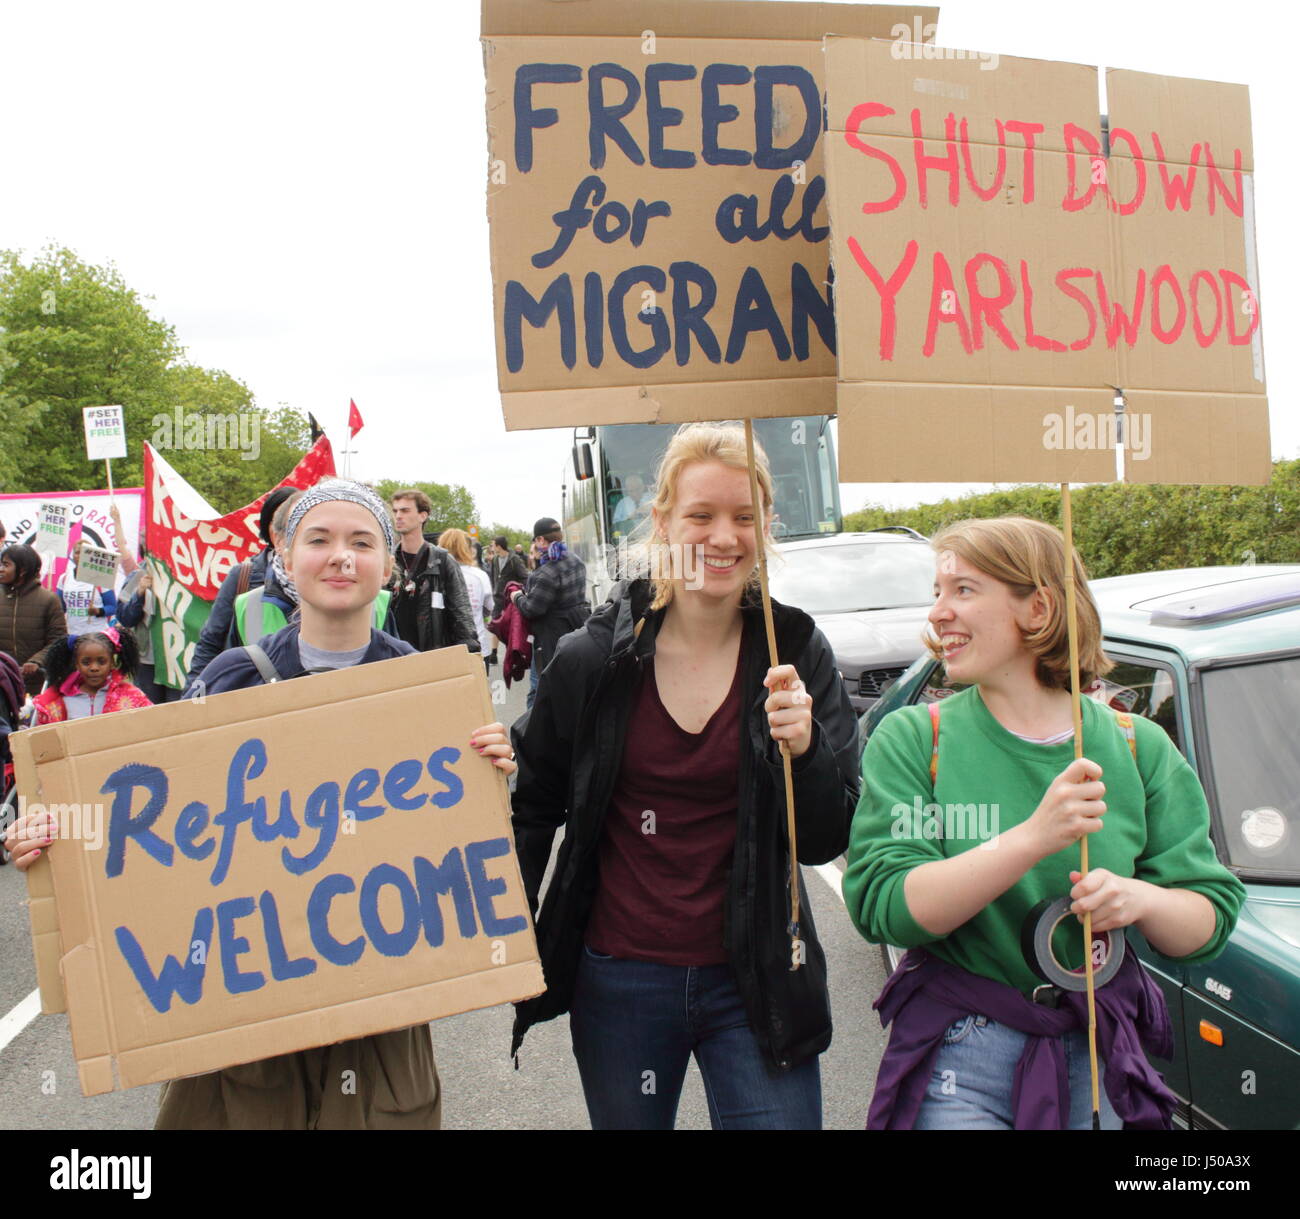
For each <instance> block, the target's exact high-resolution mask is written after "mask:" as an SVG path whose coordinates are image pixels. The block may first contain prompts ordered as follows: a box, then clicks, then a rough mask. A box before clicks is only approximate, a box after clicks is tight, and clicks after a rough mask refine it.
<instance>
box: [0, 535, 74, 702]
mask: <svg viewBox="0 0 1300 1219" xmlns="http://www.w3.org/2000/svg"><path fill="white" fill-rule="evenodd" d="M0 588H3V589H4V599H3V601H0V652H8V653H9V655H10V656H12V657H13V658H14V659H15V660H16V661H17V662H18V663H19V664H20V665H21V666H22V673H23V682H24V683H25V684H26V686H27V693H28V694H38V693H39V692H40V689H41V686H42V684H43V683H44V680H45V674H44V672H43V670H44V666H45V663H46V660H47V659H48V658H49V655H50V652H51V650H52V649H53V648H54V646H55V645H56V644H58V643H60V642H61V641H62V640H64V639H66V638H67V637H68V620H67V617H66V616H65V615H64V612H63V603H62V602H61V601H60V600H59V598H58V594H57V593H52V592H50V591H49V590H48V589H45V588H42V587H41V556H40V555H39V554H37V553H36V551H35V550H33V549H32V548H31V547H30V546H9V547H6V548H5V550H4V552H3V554H0Z"/></svg>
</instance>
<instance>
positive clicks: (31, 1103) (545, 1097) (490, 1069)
mask: <svg viewBox="0 0 1300 1219" xmlns="http://www.w3.org/2000/svg"><path fill="white" fill-rule="evenodd" d="M497 696H499V697H500V698H502V699H503V702H502V704H501V709H502V713H503V718H504V719H505V720H506V722H512V721H513V720H514V718H516V717H517V716H518V715H520V714H522V712H523V706H524V688H523V687H519V686H516V687H515V688H514V689H513V690H511V691H509V692H508V693H507V692H506V691H505V690H504V688H503V686H502V687H498V689H497ZM837 866H838V865H837ZM805 883H806V885H807V889H808V893H809V900H810V901H811V903H812V908H813V916H814V918H815V919H816V922H817V928H818V932H819V934H820V936H821V939H822V944H823V946H824V948H825V950H826V958H827V965H828V969H829V973H830V987H831V1010H832V1012H833V1014H834V1019H835V1036H834V1040H833V1041H832V1043H831V1047H830V1049H829V1050H827V1051H826V1053H825V1054H823V1055H822V1059H821V1071H822V1093H823V1111H824V1120H825V1125H826V1126H827V1128H829V1129H861V1128H862V1126H863V1125H864V1124H865V1122H866V1115H867V1104H868V1102H869V1100H870V1097H871V1090H872V1086H873V1084H874V1082H875V1075H876V1066H877V1064H878V1062H879V1060H880V1055H881V1052H882V1051H883V1048H884V1043H883V1039H882V1035H881V1029H880V1022H879V1020H878V1019H877V1018H876V1016H875V1014H874V1013H873V1012H872V1011H871V1001H872V999H873V998H874V997H875V996H876V995H877V994H878V993H879V992H880V988H881V986H882V985H883V983H884V973H883V971H882V969H881V965H880V954H879V950H878V949H876V948H874V947H873V946H871V945H869V944H867V943H866V942H865V941H863V940H862V938H861V937H860V936H859V935H858V933H857V932H856V931H855V930H854V928H853V926H852V925H851V924H850V923H849V920H848V916H847V915H846V914H845V912H844V907H843V904H842V902H841V900H840V897H839V894H838V889H837V888H836V889H833V888H832V886H831V885H830V884H828V883H827V880H826V879H825V878H824V877H823V875H822V874H820V873H819V872H817V871H814V870H813V869H805ZM26 897H27V887H26V881H25V879H24V878H23V877H22V875H21V874H19V873H18V871H17V869H15V868H13V867H12V866H10V867H5V868H0V1020H2V1019H3V1017H4V1014H5V1013H11V1012H12V1011H13V1009H14V1008H16V1007H17V1006H18V1005H19V1004H20V1003H21V1002H22V1001H23V1000H24V999H25V998H26V997H27V996H28V994H30V992H31V991H32V990H33V989H34V988H35V986H36V972H35V967H34V965H33V962H32V951H31V938H30V934H29V930H28V920H27V911H26ZM512 1017H513V1009H512V1008H511V1007H510V1006H509V1005H502V1006H499V1007H493V1008H487V1009H484V1010H482V1011H477V1012H467V1013H466V1014H464V1015H461V1016H452V1017H448V1018H447V1019H444V1020H438V1021H435V1022H434V1023H433V1024H432V1026H431V1028H432V1031H433V1044H434V1050H435V1053H436V1056H437V1062H438V1071H439V1074H440V1076H441V1079H442V1085H443V1098H444V1099H443V1125H444V1128H446V1129H459V1130H541V1129H585V1128H586V1127H587V1125H588V1123H587V1111H586V1106H585V1105H584V1104H583V1099H582V1088H581V1085H580V1084H579V1081H578V1071H577V1067H576V1066H575V1064H574V1061H573V1054H572V1051H571V1049H570V1045H569V1028H568V1018H567V1017H560V1018H559V1019H557V1020H553V1021H551V1022H550V1023H548V1024H543V1025H537V1026H535V1027H534V1028H533V1029H532V1030H531V1031H530V1032H529V1034H528V1038H527V1040H526V1041H525V1043H524V1046H523V1049H522V1050H521V1052H520V1056H519V1062H520V1066H519V1069H518V1070H515V1068H514V1064H513V1062H512V1061H511V1060H510V1058H509V1057H508V1051H509V1048H510V1029H511V1021H512ZM0 1039H3V1034H2V1033H0ZM158 1091H159V1089H158V1087H157V1086H149V1087H142V1088H133V1089H131V1090H129V1091H126V1092H114V1093H110V1094H108V1095H104V1096H96V1097H91V1098H86V1097H83V1096H82V1095H81V1089H80V1087H79V1086H78V1081H77V1070H76V1063H75V1060H74V1058H73V1054H72V1044H71V1038H70V1034H69V1029H68V1019H67V1017H66V1016H64V1015H55V1016H45V1015H39V1016H37V1017H36V1018H35V1019H34V1020H33V1021H32V1022H31V1023H30V1024H28V1025H26V1027H25V1028H23V1029H22V1031H21V1032H19V1033H18V1034H17V1036H15V1037H14V1038H13V1040H12V1041H10V1042H9V1044H8V1045H7V1046H6V1047H5V1048H4V1049H3V1050H2V1051H0V1097H3V1098H4V1104H3V1105H2V1106H0V1129H5V1130H20V1129H29V1130H49V1129H65V1130H133V1129H149V1128H151V1127H152V1126H153V1121H154V1115H155V1113H156V1110H157V1107H158ZM708 1126H709V1117H708V1107H707V1104H706V1102H705V1098H704V1090H703V1086H702V1084H701V1081H700V1076H699V1072H698V1070H697V1069H696V1068H695V1065H694V1063H692V1065H691V1068H690V1070H689V1072H688V1074H687V1077H686V1085H685V1087H684V1089H683V1092H682V1099H681V1106H680V1108H679V1110H678V1117H677V1128H678V1129H679V1130H681V1129H701V1130H702V1129H708Z"/></svg>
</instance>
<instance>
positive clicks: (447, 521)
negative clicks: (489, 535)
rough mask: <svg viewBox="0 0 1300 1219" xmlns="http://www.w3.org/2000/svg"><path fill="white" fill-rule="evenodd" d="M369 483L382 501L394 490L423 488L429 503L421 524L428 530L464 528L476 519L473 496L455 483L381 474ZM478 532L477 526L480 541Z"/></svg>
mask: <svg viewBox="0 0 1300 1219" xmlns="http://www.w3.org/2000/svg"><path fill="white" fill-rule="evenodd" d="M371 486H373V487H374V489H375V491H376V493H377V494H378V495H379V496H380V498H381V499H383V501H384V502H385V503H389V502H390V501H391V500H392V498H393V496H394V495H395V494H396V493H397V492H398V491H411V490H415V491H423V492H424V493H425V495H427V496H428V497H429V501H430V503H431V504H432V505H433V507H432V509H431V511H430V512H429V519H428V520H427V521H426V522H425V525H424V528H425V530H426V532H428V533H440V532H441V531H442V530H444V529H453V528H454V529H465V530H468V529H469V527H470V526H471V525H474V524H477V523H478V506H477V505H476V504H475V503H474V497H473V496H472V495H471V494H470V493H469V492H468V491H467V490H466V489H465V488H464V487H462V486H460V485H458V484H456V483H432V482H414V481H408V482H401V481H395V480H394V479H391V478H383V479H380V480H379V481H378V482H376V483H372V484H371ZM481 535H482V531H481V530H480V539H479V540H480V541H482V540H483V539H482V536H481Z"/></svg>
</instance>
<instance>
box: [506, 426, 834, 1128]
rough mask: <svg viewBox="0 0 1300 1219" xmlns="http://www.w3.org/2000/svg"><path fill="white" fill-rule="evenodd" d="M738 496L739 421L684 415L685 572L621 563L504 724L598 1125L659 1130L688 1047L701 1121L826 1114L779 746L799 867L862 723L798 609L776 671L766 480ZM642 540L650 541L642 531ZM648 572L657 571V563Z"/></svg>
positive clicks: (559, 998) (525, 849)
mask: <svg viewBox="0 0 1300 1219" xmlns="http://www.w3.org/2000/svg"><path fill="white" fill-rule="evenodd" d="M759 481H760V486H761V495H762V499H763V503H762V505H761V509H760V512H761V515H760V512H756V511H755V508H754V505H753V504H752V502H751V494H750V486H749V478H748V474H747V470H746V462H745V443H744V434H743V432H742V431H741V430H740V429H739V428H737V427H734V426H731V427H723V426H717V425H693V426H691V427H688V428H683V429H682V430H681V431H679V432H678V433H677V435H676V437H675V438H674V439H673V441H672V442H671V443H670V444H669V446H668V450H667V452H666V453H665V455H664V460H663V463H662V465H661V466H660V470H659V477H658V482H657V486H658V493H657V495H656V499H655V504H654V510H653V513H652V516H651V521H652V526H653V535H654V537H653V544H652V549H651V555H652V557H656V558H657V561H660V562H662V561H663V559H664V558H665V556H672V555H674V554H675V555H677V556H678V557H679V558H680V557H681V556H683V555H687V556H689V559H688V561H687V562H686V563H685V564H684V565H682V566H679V567H678V568H676V569H675V570H676V571H677V573H678V574H679V575H682V576H685V575H687V574H690V575H691V576H692V577H694V578H691V579H685V578H682V579H677V580H673V579H671V578H663V579H657V580H635V581H633V582H631V583H630V584H629V585H627V586H625V587H623V588H622V590H621V592H620V595H618V596H616V597H615V598H614V599H613V600H611V601H610V602H609V603H607V604H606V605H605V606H603V607H601V609H599V610H598V611H597V612H596V613H595V614H594V615H593V616H592V618H591V619H590V620H589V621H588V622H587V624H586V625H585V626H584V627H583V628H582V629H581V630H578V631H575V632H574V633H573V634H570V635H567V636H566V637H565V638H564V639H563V640H562V641H561V642H560V644H559V648H558V650H557V652H556V654H555V658H554V660H553V661H552V662H551V664H550V665H549V667H548V668H547V669H546V672H545V673H544V675H543V677H542V680H541V684H540V686H539V688H538V694H537V701H536V703H535V704H534V706H533V709H532V710H531V711H530V712H529V713H528V715H527V716H525V717H524V719H522V720H520V721H519V722H518V723H517V724H516V725H515V728H514V730H513V733H512V735H513V738H514V744H515V750H516V754H517V760H518V762H519V767H520V770H519V776H518V785H517V789H516V792H515V796H514V824H515V838H516V844H517V846H518V850H519V857H520V863H521V866H522V870H523V875H524V885H525V888H526V889H527V891H528V895H529V899H530V901H531V902H532V903H533V908H534V910H535V911H536V909H537V903H538V896H539V889H540V887H541V880H542V876H543V874H544V872H545V869H546V865H547V861H548V859H549V857H550V853H551V846H552V842H553V840H554V836H555V831H556V830H557V829H559V828H560V827H562V826H563V827H564V828H565V836H564V843H563V846H562V847H561V850H560V855H559V859H558V861H557V863H556V867H555V872H554V875H553V878H552V881H551V884H550V887H549V890H548V892H547V894H546V898H545V901H544V902H543V903H542V908H541V913H540V916H539V917H538V920H537V933H538V943H539V947H540V950H541V954H542V964H543V968H544V970H545V972H546V984H547V990H546V993H545V994H543V995H541V996H539V997H538V998H536V999H532V1000H529V1001H527V1002H526V1003H523V1004H521V1005H520V1006H519V1010H518V1014H517V1018H516V1023H515V1041H514V1049H515V1050H516V1051H517V1050H518V1047H519V1043H520V1042H521V1040H522V1038H523V1035H524V1033H525V1032H526V1030H527V1029H528V1027H529V1026H530V1025H532V1024H533V1023H536V1022H537V1021H539V1020H547V1019H550V1018H551V1017H553V1016H557V1015H559V1014H561V1013H563V1012H565V1011H568V1012H570V1028H571V1031H572V1035H573V1046H574V1054H575V1057H576V1058H577V1061H578V1067H579V1072H580V1074H581V1076H582V1084H583V1091H584V1093H585V1096H586V1100H587V1108H588V1112H589V1114H590V1117H591V1122H592V1125H593V1127H595V1128H597V1129H611V1128H624V1129H626V1128H636V1129H666V1128H671V1127H672V1125H673V1122H674V1119H675V1116H676V1110H677V1101H678V1097H679V1095H680V1091H681V1085H682V1081H683V1079H684V1076H685V1071H686V1066H687V1063H688V1061H689V1059H690V1057H691V1055H692V1054H693V1055H694V1056H695V1058H696V1061H697V1062H698V1063H699V1066H700V1070H701V1073H702V1075H703V1078H704V1083H705V1091H706V1094H707V1096H708V1102H709V1111H710V1116H711V1120H712V1124H713V1126H714V1127H715V1128H716V1129H741V1128H747V1129H761V1128H768V1129H771V1128H777V1129H783V1128H802V1129H807V1128H817V1127H819V1126H820V1125H821V1085H820V1076H819V1071H818V1055H819V1054H820V1053H821V1052H822V1051H823V1050H824V1049H825V1048H826V1047H827V1046H828V1045H829V1044H830V1038H831V1020H830V1006H829V999H828V995H827V988H826V961H825V956H824V954H823V952H822V949H821V946H820V944H819V943H818V941H817V935H816V930H815V928H814V927H813V923H812V918H811V914H810V912H809V911H808V907H807V904H806V902H805V903H804V904H803V912H804V913H803V915H802V926H801V928H800V930H801V935H802V939H803V943H804V955H805V959H804V963H803V965H802V967H801V968H799V969H796V970H792V969H791V968H790V966H791V955H792V953H791V938H790V935H789V932H788V929H787V925H788V922H789V917H790V915H789V909H788V901H789V868H790V858H789V845H788V843H787V841H786V813H785V807H784V805H785V799H784V786H783V780H782V774H781V761H780V756H779V753H778V748H777V742H778V741H785V742H787V743H788V745H789V747H790V752H791V754H792V755H793V757H794V780H795V809H796V832H797V837H798V857H799V862H800V863H805V864H817V863H823V862H826V861H827V860H830V859H833V858H835V857H836V856H837V855H839V854H840V853H841V852H842V851H843V850H844V848H845V846H846V844H847V842H848V830H849V822H850V819H851V817H852V813H853V809H854V806H855V804H856V801H857V795H858V753H859V751H858V746H857V741H858V737H857V723H856V720H855V718H854V715H853V711H852V708H851V706H850V704H849V700H848V696H847V694H846V693H845V691H844V688H843V682H842V680H841V679H840V677H839V674H838V672H837V671H836V668H835V663H834V658H833V656H832V654H831V649H830V647H829V645H828V644H827V642H826V640H825V639H824V638H823V636H822V635H821V633H820V632H819V631H818V630H817V628H816V626H815V625H814V623H813V621H812V619H811V618H809V617H808V616H807V615H806V614H804V613H803V612H802V611H800V610H797V609H792V608H790V607H787V606H781V605H775V606H774V610H775V619H776V634H777V643H778V654H779V657H780V659H781V661H782V663H781V664H780V665H779V666H777V667H776V668H769V666H768V656H767V646H766V640H765V637H764V632H763V624H762V616H761V608H760V606H759V602H758V597H757V592H756V587H755V582H756V578H757V572H756V563H757V550H756V536H755V535H756V528H755V524H756V521H759V520H761V522H762V534H761V535H762V538H763V542H764V544H766V543H767V542H769V541H770V534H769V531H768V530H769V526H770V521H771V513H772V507H771V498H772V497H771V478H770V475H769V473H768V470H767V464H766V459H765V458H763V457H761V455H760V475H759ZM654 547H657V549H654ZM651 574H655V572H654V569H653V568H652V572H651Z"/></svg>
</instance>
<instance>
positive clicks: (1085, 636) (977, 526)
mask: <svg viewBox="0 0 1300 1219" xmlns="http://www.w3.org/2000/svg"><path fill="white" fill-rule="evenodd" d="M930 545H931V546H933V547H934V550H935V553H936V554H937V555H940V556H942V555H943V554H944V553H945V552H948V551H951V552H952V553H953V554H955V555H956V556H957V557H958V558H961V559H964V560H965V561H966V562H967V563H969V564H970V565H971V566H972V567H974V568H975V569H976V570H978V571H981V572H983V573H984V574H985V575H986V576H992V577H993V579H995V580H999V581H1001V582H1002V583H1003V584H1006V585H1008V586H1009V587H1010V589H1011V592H1012V594H1013V595H1014V596H1016V597H1017V598H1019V599H1021V600H1024V599H1025V598H1028V597H1030V596H1032V595H1033V594H1034V593H1035V592H1037V591H1041V592H1042V593H1043V594H1044V596H1045V597H1046V598H1047V603H1048V614H1047V621H1046V622H1045V623H1044V624H1043V625H1042V626H1041V627H1040V628H1039V629H1038V630H1036V631H1022V632H1021V638H1022V639H1023V641H1024V645H1025V647H1026V648H1027V649H1028V650H1029V651H1030V652H1032V653H1033V654H1034V655H1035V656H1036V657H1037V658H1038V663H1037V665H1036V666H1035V670H1034V672H1035V676H1036V677H1037V678H1038V680H1039V682H1040V683H1041V684H1042V685H1044V686H1046V687H1047V688H1048V689H1049V690H1068V689H1069V688H1070V643H1069V632H1068V627H1067V623H1066V607H1065V537H1064V536H1063V535H1062V533H1061V531H1060V530H1059V529H1054V528H1053V527H1052V526H1051V525H1047V524H1044V523H1043V522H1042V521H1035V520H1030V519H1029V518H1028V517H1023V516H1001V517H998V518H996V519H995V520H985V521H980V520H971V521H958V522H956V523H955V524H952V525H948V526H947V527H946V528H944V529H941V530H940V531H939V533H938V534H936V535H935V537H934V539H933V540H932V541H931V543H930ZM1072 558H1073V562H1074V589H1075V605H1076V606H1077V614H1078V619H1079V688H1080V689H1081V690H1086V689H1087V688H1088V687H1089V686H1090V685H1092V684H1093V682H1095V681H1096V680H1097V678H1099V677H1101V676H1102V675H1103V674H1106V673H1109V672H1110V670H1111V669H1113V668H1114V667H1115V665H1114V662H1113V661H1111V660H1110V659H1109V658H1108V657H1107V656H1106V653H1105V652H1103V651H1102V648H1101V617H1100V615H1099V614H1098V613H1097V603H1096V602H1095V601H1094V600H1093V599H1092V593H1091V592H1089V591H1088V573H1087V572H1086V571H1084V569H1083V561H1082V560H1081V559H1080V558H1079V552H1078V551H1077V550H1074V551H1072ZM924 638H925V646H926V647H927V648H928V649H929V651H930V655H932V656H933V657H934V658H935V659H936V660H942V659H943V648H942V646H941V645H940V643H939V640H938V639H937V638H935V636H934V633H933V630H927V631H926V633H925V637H924Z"/></svg>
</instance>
